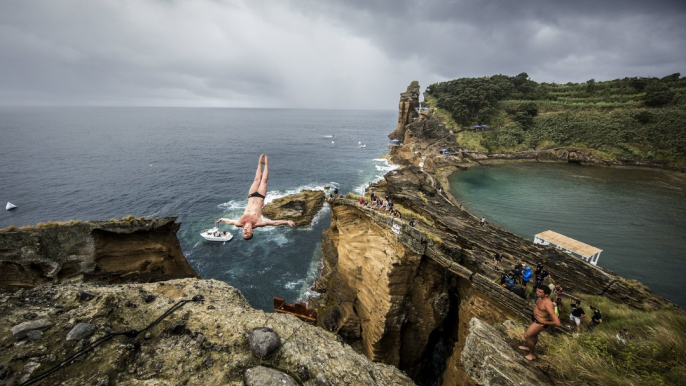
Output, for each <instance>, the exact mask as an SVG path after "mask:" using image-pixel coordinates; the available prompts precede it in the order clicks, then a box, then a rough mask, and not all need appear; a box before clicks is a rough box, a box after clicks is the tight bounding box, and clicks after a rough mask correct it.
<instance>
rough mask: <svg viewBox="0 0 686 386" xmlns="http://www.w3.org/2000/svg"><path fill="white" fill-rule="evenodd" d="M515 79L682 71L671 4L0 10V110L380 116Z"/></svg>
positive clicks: (270, 4) (114, 0)
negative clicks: (432, 87)
mask: <svg viewBox="0 0 686 386" xmlns="http://www.w3.org/2000/svg"><path fill="white" fill-rule="evenodd" d="M334 4H335V5H334ZM521 72H526V73H528V74H529V76H530V77H531V78H532V79H533V80H536V81H539V82H558V83H566V82H569V81H572V82H584V81H586V80H588V79H591V78H594V79H596V80H609V79H616V78H623V77H626V76H659V77H662V76H665V75H669V74H672V73H675V72H680V73H682V74H683V75H686V1H684V0H681V1H664V0H650V1H647V0H638V1H634V0H629V1H621V0H615V1H604V0H593V1H587V0H571V1H556V0H533V1H532V0H520V1H513V0H502V1H488V0H453V1H450V0H444V1H438V0H422V1H419V0H417V1H413V2H410V1H404V0H382V1H374V0H347V1H344V0H340V1H325V0H311V1H309V0H300V1H298V0H273V1H266V0H194V1H181V0H59V1H50V0H43V1H37V0H0V105H135V106H226V107H284V108H285V107H294V108H336V109H359V108H362V109H395V108H396V106H397V102H398V98H399V93H400V92H402V91H404V90H405V89H406V87H407V85H408V84H409V83H410V82H411V81H412V80H418V81H419V82H420V85H421V86H422V89H424V87H426V86H428V85H429V84H431V83H435V82H439V81H443V80H449V79H455V78H460V77H480V76H490V75H494V74H505V75H517V74H519V73H521Z"/></svg>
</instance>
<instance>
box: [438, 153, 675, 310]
mask: <svg viewBox="0 0 686 386" xmlns="http://www.w3.org/2000/svg"><path fill="white" fill-rule="evenodd" d="M449 181H450V188H451V192H452V194H453V195H454V196H455V197H456V198H457V199H458V200H459V201H460V202H461V203H463V205H464V206H465V208H466V209H467V210H469V211H470V212H471V213H473V214H475V215H477V216H484V217H486V221H488V222H489V223H491V224H493V225H497V226H500V227H503V228H505V229H508V230H510V231H511V232H513V233H515V234H518V235H520V236H522V237H524V238H525V239H528V240H531V241H532V242H533V238H534V235H535V234H537V233H540V232H543V231H546V230H553V231H555V232H558V233H561V234H563V235H565V236H569V237H571V238H573V239H576V240H579V241H582V242H584V243H586V244H590V245H592V246H594V247H597V248H600V249H602V250H603V252H602V253H601V254H600V260H599V261H598V266H600V267H601V268H604V269H608V270H611V271H614V272H616V273H617V274H619V275H621V276H623V277H625V278H628V279H635V280H638V281H640V282H641V283H643V284H645V285H647V286H648V287H649V288H650V289H651V290H653V291H654V292H656V293H657V294H660V295H662V296H664V297H665V298H667V299H669V300H671V301H673V302H675V303H676V304H677V305H679V306H680V307H681V308H683V309H686V292H684V291H683V286H684V280H685V279H684V278H686V174H684V173H679V172H669V171H663V170H655V169H645V168H615V167H612V168H607V167H597V166H583V165H578V164H550V163H510V164H501V165H495V166H488V167H481V166H477V167H473V168H470V169H468V170H461V171H458V172H456V173H454V174H453V175H452V176H450V178H449ZM505 252H507V251H505ZM521 257H524V256H521ZM579 280H583V278H579Z"/></svg>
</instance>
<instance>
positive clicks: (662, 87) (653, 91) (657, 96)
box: [643, 82, 675, 107]
mask: <svg viewBox="0 0 686 386" xmlns="http://www.w3.org/2000/svg"><path fill="white" fill-rule="evenodd" d="M674 95H675V93H674V91H672V90H671V89H670V88H669V86H667V85H666V84H664V83H663V82H653V83H651V84H649V85H648V86H647V87H646V93H645V96H644V97H643V103H645V105H646V106H648V107H662V106H665V105H667V104H669V103H670V102H671V101H672V100H674Z"/></svg>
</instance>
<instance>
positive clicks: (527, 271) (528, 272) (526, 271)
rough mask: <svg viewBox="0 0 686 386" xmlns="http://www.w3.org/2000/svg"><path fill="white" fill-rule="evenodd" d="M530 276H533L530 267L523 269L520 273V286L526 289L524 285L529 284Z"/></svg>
mask: <svg viewBox="0 0 686 386" xmlns="http://www.w3.org/2000/svg"><path fill="white" fill-rule="evenodd" d="M531 276H533V272H531V267H524V272H523V273H522V285H523V286H524V287H526V285H527V284H529V280H531Z"/></svg>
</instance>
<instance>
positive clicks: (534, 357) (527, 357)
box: [524, 354, 536, 361]
mask: <svg viewBox="0 0 686 386" xmlns="http://www.w3.org/2000/svg"><path fill="white" fill-rule="evenodd" d="M524 358H526V359H528V360H529V361H532V360H534V359H536V356H535V355H531V354H529V355H527V356H525V357H524Z"/></svg>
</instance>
